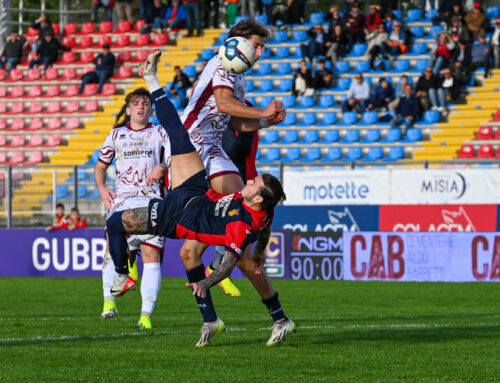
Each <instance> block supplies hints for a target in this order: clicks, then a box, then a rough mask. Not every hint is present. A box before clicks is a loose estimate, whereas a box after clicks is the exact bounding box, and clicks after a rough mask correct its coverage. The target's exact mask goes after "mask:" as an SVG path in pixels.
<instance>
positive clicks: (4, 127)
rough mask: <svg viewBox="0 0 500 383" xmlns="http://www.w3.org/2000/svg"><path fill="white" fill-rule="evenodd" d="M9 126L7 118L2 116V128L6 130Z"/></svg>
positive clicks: (0, 122) (0, 120) (0, 125)
mask: <svg viewBox="0 0 500 383" xmlns="http://www.w3.org/2000/svg"><path fill="white" fill-rule="evenodd" d="M6 128H7V120H6V119H5V118H0V130H5V129H6Z"/></svg>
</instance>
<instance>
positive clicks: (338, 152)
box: [320, 147, 342, 162]
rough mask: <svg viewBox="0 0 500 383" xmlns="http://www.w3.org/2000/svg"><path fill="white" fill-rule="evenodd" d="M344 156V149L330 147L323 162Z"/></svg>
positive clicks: (336, 159)
mask: <svg viewBox="0 0 500 383" xmlns="http://www.w3.org/2000/svg"><path fill="white" fill-rule="evenodd" d="M341 158H342V149H341V148H339V147H333V148H328V151H327V152H326V155H325V157H323V158H322V159H321V160H320V161H321V162H334V161H338V160H339V159H341Z"/></svg>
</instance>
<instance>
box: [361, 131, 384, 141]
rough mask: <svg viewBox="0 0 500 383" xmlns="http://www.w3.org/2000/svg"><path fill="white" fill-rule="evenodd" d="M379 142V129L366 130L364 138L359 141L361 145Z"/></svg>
mask: <svg viewBox="0 0 500 383" xmlns="http://www.w3.org/2000/svg"><path fill="white" fill-rule="evenodd" d="M379 140H380V130H379V129H368V130H367V131H366V134H365V138H364V139H362V140H361V141H359V142H360V143H361V144H371V143H373V142H377V141H379Z"/></svg>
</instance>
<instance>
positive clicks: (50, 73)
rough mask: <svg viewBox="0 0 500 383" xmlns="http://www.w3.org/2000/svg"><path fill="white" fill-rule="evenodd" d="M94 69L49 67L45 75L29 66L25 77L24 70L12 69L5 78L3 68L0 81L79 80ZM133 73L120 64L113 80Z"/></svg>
mask: <svg viewBox="0 0 500 383" xmlns="http://www.w3.org/2000/svg"><path fill="white" fill-rule="evenodd" d="M93 71H95V68H94V67H93V66H88V67H85V68H82V69H80V70H78V69H77V68H76V67H65V68H64V69H63V70H62V71H61V70H60V69H59V68H54V67H50V68H47V70H46V71H45V75H43V76H42V71H41V70H40V68H31V69H28V70H27V71H26V77H25V76H24V72H25V71H24V70H22V69H12V70H11V71H10V74H9V78H7V73H6V70H5V69H0V81H3V82H7V83H11V82H21V81H22V82H38V81H43V82H45V81H47V82H48V81H52V82H54V81H71V80H78V81H80V80H81V77H82V76H83V75H85V74H86V73H88V72H93ZM132 75H133V70H132V67H130V66H125V65H122V66H121V67H119V68H118V72H117V75H116V76H114V77H113V79H115V80H125V79H128V78H130V77H132Z"/></svg>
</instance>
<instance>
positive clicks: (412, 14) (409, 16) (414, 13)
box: [405, 9, 422, 24]
mask: <svg viewBox="0 0 500 383" xmlns="http://www.w3.org/2000/svg"><path fill="white" fill-rule="evenodd" d="M421 18H422V10H420V9H408V11H407V12H406V20H405V22H406V23H408V24H409V23H416V22H419V21H420V19H421Z"/></svg>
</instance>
